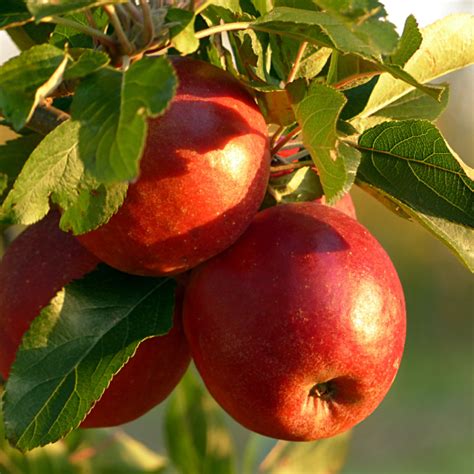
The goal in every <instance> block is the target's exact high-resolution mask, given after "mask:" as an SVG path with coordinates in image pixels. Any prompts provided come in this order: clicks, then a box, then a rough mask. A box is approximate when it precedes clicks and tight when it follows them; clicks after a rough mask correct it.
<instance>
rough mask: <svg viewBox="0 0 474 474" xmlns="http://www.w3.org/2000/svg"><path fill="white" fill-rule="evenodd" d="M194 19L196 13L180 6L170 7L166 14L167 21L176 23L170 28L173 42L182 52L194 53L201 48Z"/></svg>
mask: <svg viewBox="0 0 474 474" xmlns="http://www.w3.org/2000/svg"><path fill="white" fill-rule="evenodd" d="M194 20H195V16H194V13H192V12H190V11H186V10H181V9H179V8H170V9H169V10H168V13H167V15H166V21H167V22H169V23H172V24H174V26H172V27H171V28H170V36H171V44H172V45H173V47H174V48H175V49H176V50H178V51H179V52H180V53H182V54H191V53H194V52H195V51H196V50H197V49H198V48H199V40H198V39H197V38H196V35H195V32H194Z"/></svg>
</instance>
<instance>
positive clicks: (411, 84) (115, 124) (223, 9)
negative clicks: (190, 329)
mask: <svg viewBox="0 0 474 474" xmlns="http://www.w3.org/2000/svg"><path fill="white" fill-rule="evenodd" d="M143 3H146V5H147V8H145V9H144V10H143V11H142V13H141V17H139V18H138V19H137V18H136V17H134V16H133V12H136V11H139V10H138V2H130V1H128V2H127V1H126V0H115V1H113V0H75V1H70V0H54V1H53V0H51V1H45V0H7V1H3V2H2V5H1V6H0V28H4V29H6V30H7V32H8V33H9V34H10V36H11V37H12V39H13V40H14V41H15V42H16V43H17V45H18V46H19V47H20V49H22V52H21V54H20V55H19V56H17V57H15V58H13V59H11V60H10V61H9V62H7V63H6V64H4V65H3V66H2V67H0V113H1V114H2V116H3V118H4V122H3V123H4V124H5V125H7V126H10V127H11V128H13V129H14V130H15V131H17V132H18V133H19V137H18V138H17V139H15V140H11V141H9V142H7V143H6V144H4V145H2V146H0V193H1V197H2V204H1V207H0V224H2V225H10V224H25V225H29V224H32V223H34V222H36V221H38V220H39V219H41V218H42V217H44V216H45V215H46V214H47V212H48V211H49V209H50V206H51V205H58V206H59V207H60V208H61V209H62V210H63V213H62V218H61V227H62V228H63V229H64V230H68V231H72V232H74V233H76V234H80V233H84V232H87V231H89V230H92V229H94V228H96V227H98V226H100V225H102V224H104V223H105V222H107V221H108V219H110V217H111V216H112V215H113V214H114V213H115V212H116V211H117V210H118V209H119V207H120V205H121V204H122V202H123V199H124V197H125V195H126V191H127V186H128V183H129V182H130V181H132V180H133V179H135V178H136V176H137V174H138V171H139V160H140V156H141V154H142V150H143V147H144V143H145V137H146V133H147V120H148V119H149V118H152V117H157V116H159V115H160V114H163V113H164V112H165V111H166V109H167V107H168V106H169V103H170V101H171V100H172V98H173V96H174V94H175V91H176V88H177V78H176V75H175V73H174V69H173V67H172V64H171V62H170V61H169V59H168V57H167V54H166V53H171V54H182V55H193V56H194V57H197V58H200V59H203V60H205V61H208V62H210V63H212V64H214V65H216V66H218V67H220V68H223V69H226V70H227V71H229V73H231V74H232V75H234V76H235V77H237V78H238V79H239V80H240V81H241V82H242V83H243V84H245V86H246V87H247V88H248V89H249V90H250V91H251V92H252V93H253V94H254V96H255V98H256V100H257V101H258V103H259V105H260V107H261V109H262V111H263V113H264V115H265V117H266V119H267V122H268V123H269V129H270V130H271V131H272V132H273V136H272V145H273V151H274V152H275V160H277V161H278V160H280V161H281V160H282V159H281V158H280V157H279V155H278V152H279V150H280V148H281V146H282V144H283V143H285V142H286V141H287V140H288V138H291V137H293V141H292V143H293V145H292V146H298V147H300V149H301V152H300V153H298V155H297V158H298V159H300V161H299V163H297V167H298V168H299V169H298V171H295V172H294V173H291V174H289V175H285V176H283V177H279V178H274V179H272V181H271V183H270V189H272V190H273V192H272V194H271V196H272V198H273V199H274V201H276V202H278V201H288V200H295V199H296V200H302V199H308V197H309V196H311V197H317V196H318V195H321V194H322V193H324V195H325V196H326V199H327V201H328V202H330V203H331V202H334V201H336V200H337V199H338V198H339V197H341V196H342V195H343V194H344V193H346V192H347V191H349V189H350V188H351V186H352V185H353V184H354V183H356V184H357V185H359V186H361V187H362V188H363V189H365V190H367V191H368V192H370V193H371V194H373V195H374V196H375V197H376V198H377V199H379V200H381V201H382V202H384V203H385V204H387V205H388V206H389V207H390V208H391V209H392V210H394V211H395V212H397V213H399V214H402V215H403V216H405V217H408V218H411V219H414V220H416V221H418V222H419V223H421V224H422V225H423V226H425V227H426V228H427V229H428V230H430V231H431V232H432V233H433V234H434V235H435V236H436V237H438V238H440V239H441V240H442V241H443V242H445V243H446V245H448V246H449V247H450V248H451V249H452V250H453V251H454V252H455V253H456V254H457V255H458V257H459V258H460V259H461V260H462V261H463V262H464V263H465V264H466V265H467V266H468V267H469V268H470V269H471V270H472V269H474V252H473V249H472V244H471V242H472V233H473V230H472V228H473V227H474V212H473V211H474V198H473V190H474V183H473V180H472V179H473V174H472V170H471V169H469V168H468V167H467V166H466V165H465V164H464V163H463V162H462V161H461V160H460V159H459V157H457V156H456V154H455V153H454V152H453V151H452V150H451V149H450V148H449V146H448V144H447V143H446V142H445V140H444V139H443V137H442V135H441V133H440V132H439V131H438V130H437V128H436V126H435V125H434V123H433V122H434V121H435V120H436V119H437V117H438V116H439V115H440V114H441V112H442V111H443V109H444V107H445V106H446V103H447V99H448V93H449V91H448V86H447V85H444V84H443V85H433V84H429V83H430V82H431V81H433V80H434V79H436V78H438V77H440V76H443V75H444V74H446V73H448V72H451V71H454V70H456V69H460V68H463V67H466V66H467V65H469V64H472V63H473V62H474V51H473V50H472V47H471V45H472V34H473V31H474V29H473V18H472V16H470V15H456V16H452V17H448V18H446V19H444V20H442V21H439V22H437V23H435V24H433V25H431V26H430V27H428V28H426V29H425V30H423V31H420V30H419V28H418V26H417V23H416V21H415V19H414V18H413V17H409V18H408V19H407V21H406V24H405V28H404V30H403V33H402V35H401V37H399V36H398V34H397V33H396V31H395V27H394V26H393V25H392V24H391V23H390V22H388V21H387V20H386V12H385V10H384V8H383V6H382V5H381V4H380V3H379V2H378V1H377V0H336V1H334V0H331V1H328V0H291V1H289V0H274V1H273V2H271V1H270V0H266V1H262V0H216V1H209V2H205V3H203V4H201V5H198V4H196V8H195V10H193V9H192V8H190V7H189V6H186V5H180V4H178V3H170V5H168V6H165V7H163V5H162V2H154V1H150V2H140V5H142V4H143ZM157 3H159V4H160V5H159V8H158V7H156V5H155V4H157ZM122 4H123V5H122ZM122 7H123V8H122ZM155 7H156V8H155ZM163 8H164V10H163ZM130 12H131V13H130ZM129 13H130V15H131V16H130V15H129ZM139 13H140V11H139ZM147 15H148V16H147ZM134 18H135V19H134ZM147 19H148V20H147ZM150 25H151V26H150ZM147 27H148V28H147ZM433 58H434V59H433ZM59 109H62V110H63V111H64V112H63V115H62V118H61V120H60V122H61V123H60V124H59V125H58V121H56V122H55V123H54V125H53V126H50V125H49V124H50V122H49V121H48V120H47V119H45V116H46V118H48V117H49V118H50V116H51V115H52V114H53V115H55V117H56V118H57V119H58V117H59V118H60V116H58V114H57V112H58V110H59ZM64 118H66V120H63V119H64ZM32 130H33V131H32ZM282 136H283V137H286V138H283V139H281V138H280V137H282ZM308 156H309V157H310V158H308ZM294 158H295V157H292V158H291V159H292V160H293V159H294ZM312 164H314V165H316V167H317V169H318V175H317V176H316V175H315V174H314V173H311V172H309V171H310V167H311V165H312ZM295 167H296V165H295ZM277 168H278V167H277ZM144 282H146V283H144ZM117 288H120V291H117ZM124 288H127V291H125V292H124V291H123V289H124ZM170 294H172V283H171V281H170V280H168V279H140V278H138V277H133V276H128V275H123V274H119V273H118V272H114V271H112V270H110V269H104V268H102V269H100V270H98V272H95V273H93V274H91V275H89V276H88V277H86V278H85V279H84V280H82V281H81V282H76V283H73V284H71V285H69V287H67V288H66V289H65V290H64V292H63V293H61V294H60V295H58V297H57V298H56V299H55V301H53V303H52V304H51V305H50V306H49V307H48V308H46V309H45V310H44V311H43V312H42V314H41V316H40V317H39V318H38V319H37V321H35V324H33V326H32V327H31V329H30V330H29V332H28V335H27V337H25V339H24V342H23V344H22V347H21V348H20V351H19V353H18V356H17V360H16V362H15V365H14V367H13V370H12V374H11V376H10V378H9V381H8V383H7V386H6V395H5V397H4V413H5V426H6V434H7V437H8V438H9V440H10V441H11V442H12V443H13V444H14V445H15V446H17V447H19V448H20V449H22V450H28V449H32V448H34V447H37V446H42V445H45V444H47V443H51V442H54V441H56V440H58V439H59V438H61V437H63V436H65V435H66V434H67V433H68V432H69V431H70V430H71V429H74V428H76V427H77V426H78V425H79V424H80V422H81V420H82V419H83V418H84V417H85V416H86V414H87V412H88V411H89V409H90V408H91V406H92V405H93V404H94V402H95V401H96V400H97V399H98V398H99V397H100V396H101V394H102V391H103V390H104V388H105V387H106V386H107V384H108V383H109V382H110V380H111V378H112V377H113V375H114V373H115V372H116V371H117V370H119V369H120V366H121V365H123V364H124V363H125V362H126V361H127V360H128V358H129V357H130V356H131V355H132V354H133V352H134V350H135V349H136V347H137V345H138V344H139V343H140V341H142V340H143V339H145V338H147V337H151V336H156V335H159V334H162V333H163V332H166V330H167V328H169V324H170V321H171V314H172V304H170V302H169V295H170ZM118 299H120V306H121V308H123V312H122V314H121V317H120V318H117V314H116V312H115V313H114V311H112V310H111V311H108V307H110V308H112V307H114V306H116V305H117V301H118ZM98 301H100V307H101V311H102V318H101V319H102V321H103V323H104V327H103V328H102V329H103V330H97V327H94V328H93V329H92V328H91V333H90V334H93V335H94V336H95V337H94V338H91V337H84V336H87V325H86V324H81V325H73V324H70V321H72V320H73V319H74V314H75V312H77V311H78V310H79V309H80V308H89V309H90V308H94V307H98V304H99V303H98ZM158 306H159V307H161V308H162V311H161V312H159V313H158V312H157V311H156V310H154V311H150V310H149V308H156V307H158ZM147 309H148V311H147ZM85 313H86V316H87V311H86V312H85ZM157 315H158V316H159V324H156V323H157V321H156V320H155V319H154V318H155V317H157ZM85 319H87V317H86V318H85ZM52 320H54V321H57V320H59V321H60V322H61V323H60V324H51V321H52ZM81 320H84V316H81ZM124 322H126V323H127V324H130V325H131V326H133V327H136V328H137V330H136V331H135V332H131V333H130V338H129V339H128V340H127V341H123V345H122V346H121V347H114V348H111V351H108V353H109V355H110V354H113V355H114V356H115V362H116V365H115V366H112V365H107V362H108V361H106V360H104V359H103V358H102V356H101V355H100V354H98V353H97V352H96V351H94V350H93V349H94V347H95V345H96V344H97V343H98V342H100V343H102V344H106V345H109V346H110V344H111V343H110V342H108V340H107V335H108V334H110V332H111V331H113V330H120V324H124ZM157 328H159V331H158V332H157ZM75 331H76V332H75ZM64 338H66V339H69V340H70V341H78V342H77V345H76V346H74V347H73V346H71V345H66V344H63V345H62V346H61V347H62V349H61V348H59V347H57V344H56V342H55V341H58V340H62V341H64ZM44 341H46V342H47V343H46V344H45V343H44ZM65 347H68V349H64V348H65ZM71 347H73V349H71ZM64 350H68V351H70V352H68V353H67V354H65V353H64V352H61V351H64ZM86 358H88V359H86ZM32 360H35V361H37V363H36V364H35V367H36V368H37V367H38V365H41V364H44V366H45V367H46V365H48V366H49V367H52V366H55V367H56V365H54V364H51V361H52V360H54V361H56V362H57V363H58V364H60V366H61V371H60V373H61V374H62V375H61V376H60V377H57V376H56V377H55V378H54V379H53V380H54V383H45V382H46V380H43V379H41V376H40V375H38V374H44V377H48V374H50V372H49V371H48V370H44V371H38V370H36V372H35V376H34V377H33V376H32V375H33V374H32V373H31V367H30V365H31V361H32ZM85 361H86V362H87V363H84V362H85ZM64 364H68V365H67V367H66V366H65V365H64ZM101 365H103V366H105V365H107V367H108V370H104V371H101V374H102V375H101V378H100V380H97V381H95V382H96V383H95V384H94V390H91V387H90V384H87V383H83V384H82V385H81V384H76V386H74V387H72V386H71V383H70V380H71V377H72V376H74V377H78V378H79V379H80V380H86V381H87V380H88V377H89V376H90V373H89V372H88V371H90V370H92V369H91V367H99V366H101ZM50 370H52V369H50ZM57 373H59V372H57ZM50 375H51V374H50ZM56 375H57V374H56ZM50 379H51V378H49V379H48V380H50ZM72 390H74V395H75V396H74V397H72V396H71V395H72V393H71V392H72ZM177 397H178V398H177V399H176V400H175V402H174V403H175V404H176V406H178V405H179V403H181V402H180V401H179V395H178V396H177ZM21 406H25V407H26V406H28V407H29V408H28V410H26V409H20V408H19V407H21ZM59 406H61V407H62V408H61V410H58V407H59ZM173 413H174V412H173V411H171V412H170V414H169V417H170V419H172V418H173V417H174V416H175V415H174V414H173ZM175 418H176V417H175ZM176 423H178V420H175V421H173V424H176ZM183 430H184V428H183ZM208 436H209V435H208ZM218 441H219V442H222V439H221V438H220V436H219V440H218ZM214 442H215V440H214V441H213V440H209V443H210V445H211V446H212V444H213V443H214ZM184 444H185V443H184ZM184 444H183V446H184ZM190 444H193V443H192V442H191V441H190ZM197 446H199V444H197ZM220 446H221V445H220ZM221 447H222V446H221ZM179 449H184V448H183V447H182V446H174V445H171V444H170V451H171V452H173V451H175V452H176V453H177V454H176V455H175V457H176V459H180V458H181V461H180V462H183V459H185V457H184V456H181V457H180V455H179ZM206 449H207V448H206ZM301 449H303V448H301ZM193 456H195V457H197V458H198V457H199V456H200V454H199V453H196V454H195V455H193ZM289 457H290V458H291V455H289ZM197 458H196V459H197ZM206 459H207V458H206ZM196 462H198V461H196ZM203 462H204V461H203ZM206 462H208V461H206ZM216 462H217V461H216ZM188 472H190V471H188ZM269 472H283V471H269Z"/></svg>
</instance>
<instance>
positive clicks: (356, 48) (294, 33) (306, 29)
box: [251, 7, 377, 58]
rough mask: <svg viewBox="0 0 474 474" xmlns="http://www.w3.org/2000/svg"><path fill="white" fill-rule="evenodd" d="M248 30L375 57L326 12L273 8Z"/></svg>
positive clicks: (366, 46) (367, 47)
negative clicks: (252, 29) (280, 35)
mask: <svg viewBox="0 0 474 474" xmlns="http://www.w3.org/2000/svg"><path fill="white" fill-rule="evenodd" d="M251 28H255V29H256V30H259V29H260V30H262V31H266V32H269V33H274V34H282V35H286V36H289V37H292V38H294V39H298V40H300V41H308V42H314V43H316V44H317V45H319V46H327V47H330V48H335V49H337V50H339V51H341V52H343V53H355V54H360V55H361V56H363V57H366V58H372V57H373V56H375V55H376V54H377V53H376V51H374V50H373V49H372V48H371V47H370V46H369V45H367V44H366V43H364V41H362V40H361V39H359V38H358V37H357V36H356V35H354V33H352V32H351V31H350V30H349V28H347V26H346V25H345V24H344V23H343V22H342V21H341V20H339V19H337V18H336V17H334V16H332V15H330V14H328V13H326V12H315V11H308V10H300V9H297V8H288V7H277V8H274V9H273V10H272V11H270V12H269V13H267V14H266V15H264V16H262V17H260V18H259V19H258V20H256V21H255V22H253V23H252V25H251Z"/></svg>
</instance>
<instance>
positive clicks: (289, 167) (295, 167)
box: [270, 160, 314, 173]
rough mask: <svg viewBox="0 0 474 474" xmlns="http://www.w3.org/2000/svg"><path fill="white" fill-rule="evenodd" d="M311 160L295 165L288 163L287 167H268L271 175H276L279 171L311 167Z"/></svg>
mask: <svg viewBox="0 0 474 474" xmlns="http://www.w3.org/2000/svg"><path fill="white" fill-rule="evenodd" d="M313 165H314V163H313V161H312V160H305V161H298V162H297V163H288V164H287V165H277V166H270V172H271V173H278V172H279V171H289V170H296V169H298V168H304V167H305V166H313Z"/></svg>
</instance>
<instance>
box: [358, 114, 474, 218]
mask: <svg viewBox="0 0 474 474" xmlns="http://www.w3.org/2000/svg"><path fill="white" fill-rule="evenodd" d="M358 148H359V150H361V152H362V160H361V163H360V166H359V170H358V174H357V177H358V179H359V180H361V181H363V182H365V183H368V184H369V185H371V186H374V187H376V188H379V189H382V190H383V191H384V192H385V193H387V194H389V195H391V196H393V197H394V198H396V199H397V200H399V201H401V202H402V203H404V204H405V205H407V206H409V207H410V208H412V209H414V210H415V211H417V212H420V213H422V214H424V215H427V216H433V217H434V218H441V219H444V220H446V221H450V222H454V223H457V224H461V225H464V226H467V227H474V182H473V181H472V178H471V177H472V170H469V169H468V168H467V166H466V165H464V164H462V163H461V162H460V161H458V160H457V159H456V157H455V156H454V154H453V153H452V152H451V150H450V149H449V148H448V146H447V145H446V142H445V141H444V139H443V137H442V136H441V134H440V133H439V131H438V130H437V128H436V127H435V126H434V125H433V124H431V123H430V122H428V121H416V120H407V121H402V122H386V123H383V124H381V125H378V126H376V127H374V128H372V129H370V130H367V131H366V132H365V133H364V134H363V135H361V137H360V139H359V147H358ZM469 175H471V177H470V176H469Z"/></svg>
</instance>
